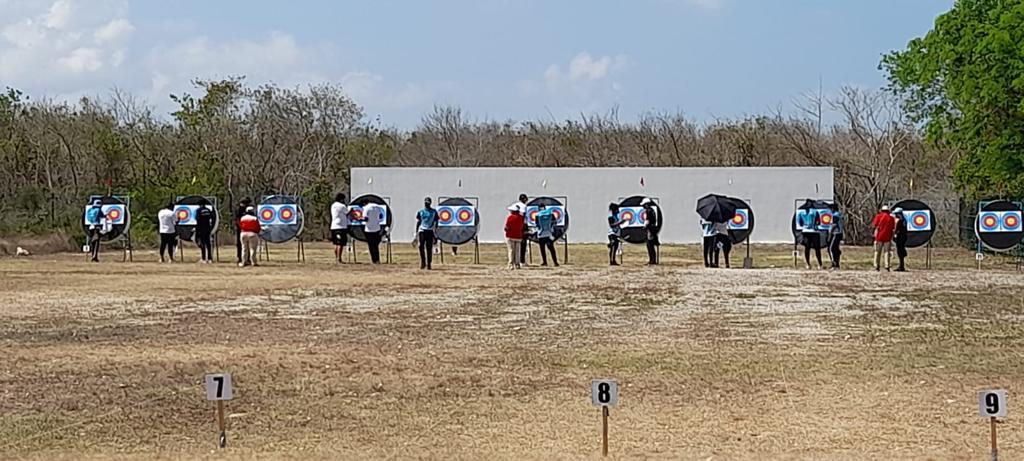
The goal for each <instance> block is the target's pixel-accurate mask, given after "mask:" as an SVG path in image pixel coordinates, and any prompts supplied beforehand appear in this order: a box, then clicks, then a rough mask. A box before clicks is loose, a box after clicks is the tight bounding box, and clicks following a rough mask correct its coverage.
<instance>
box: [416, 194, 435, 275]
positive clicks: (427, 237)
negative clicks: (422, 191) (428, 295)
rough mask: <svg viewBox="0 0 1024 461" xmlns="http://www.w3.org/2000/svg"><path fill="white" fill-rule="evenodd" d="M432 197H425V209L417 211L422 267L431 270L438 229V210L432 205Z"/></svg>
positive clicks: (417, 236)
mask: <svg viewBox="0 0 1024 461" xmlns="http://www.w3.org/2000/svg"><path fill="white" fill-rule="evenodd" d="M432 203H433V200H431V199H430V197H426V198H424V199H423V209H422V210H420V211H418V212H417V213H416V229H417V234H416V238H417V240H419V248H420V269H426V270H430V269H432V267H431V264H432V263H433V261H434V240H435V237H434V235H435V234H434V232H435V231H436V230H437V210H435V209H434V208H432V207H431V204H432Z"/></svg>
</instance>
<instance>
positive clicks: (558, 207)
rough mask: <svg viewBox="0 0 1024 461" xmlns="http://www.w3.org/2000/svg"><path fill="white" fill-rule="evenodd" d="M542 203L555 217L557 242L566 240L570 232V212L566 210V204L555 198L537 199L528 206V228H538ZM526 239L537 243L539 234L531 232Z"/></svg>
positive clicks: (555, 237)
mask: <svg viewBox="0 0 1024 461" xmlns="http://www.w3.org/2000/svg"><path fill="white" fill-rule="evenodd" d="M542 203H543V204H544V206H545V207H547V209H549V210H551V214H552V215H554V217H555V229H554V232H553V234H554V239H555V240H556V241H557V240H560V239H562V238H564V237H565V233H566V232H568V230H569V211H568V210H566V209H565V204H563V203H562V202H561V201H560V200H558V199H556V198H554V197H537V198H535V199H533V200H530V202H529V203H527V204H526V225H527V227H530V228H536V227H537V219H536V218H537V213H538V212H539V211H540V208H539V207H540V204H542ZM526 238H527V239H529V240H530V241H533V242H536V241H537V233H536V232H531V233H529V234H527V236H526Z"/></svg>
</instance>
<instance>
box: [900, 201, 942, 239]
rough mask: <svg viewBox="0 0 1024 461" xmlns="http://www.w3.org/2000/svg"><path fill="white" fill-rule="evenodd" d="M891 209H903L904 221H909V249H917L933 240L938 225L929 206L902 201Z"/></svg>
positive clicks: (919, 202)
mask: <svg viewBox="0 0 1024 461" xmlns="http://www.w3.org/2000/svg"><path fill="white" fill-rule="evenodd" d="M891 208H892V209H894V210H895V209H897V208H902V209H903V219H906V220H907V248H917V247H919V246H922V245H925V244H927V243H928V242H929V241H930V240H931V239H932V235H934V234H935V228H936V225H935V218H934V216H933V215H932V210H931V208H929V207H928V205H926V204H925V203H924V202H921V201H920V200H902V201H899V202H896V203H895V204H893V205H892V207H891Z"/></svg>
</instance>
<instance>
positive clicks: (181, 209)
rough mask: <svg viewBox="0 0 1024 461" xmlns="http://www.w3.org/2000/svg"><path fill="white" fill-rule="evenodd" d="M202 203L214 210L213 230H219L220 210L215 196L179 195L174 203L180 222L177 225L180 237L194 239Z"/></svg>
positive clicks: (175, 213) (176, 215)
mask: <svg viewBox="0 0 1024 461" xmlns="http://www.w3.org/2000/svg"><path fill="white" fill-rule="evenodd" d="M202 205H206V206H207V207H208V208H209V209H210V210H211V211H213V223H212V225H213V232H214V233H216V232H217V226H219V225H220V211H218V210H217V199H216V198H215V197H204V196H201V195H189V196H185V197H178V200H177V202H175V203H174V207H173V210H174V215H175V217H177V218H178V224H177V226H176V227H175V229H176V230H177V232H178V238H180V239H182V240H194V237H195V233H196V212H198V211H199V207H200V206H202Z"/></svg>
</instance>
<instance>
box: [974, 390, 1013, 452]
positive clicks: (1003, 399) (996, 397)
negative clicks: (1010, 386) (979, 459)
mask: <svg viewBox="0 0 1024 461" xmlns="http://www.w3.org/2000/svg"><path fill="white" fill-rule="evenodd" d="M1007 394H1008V393H1007V391H1006V390H1004V389H998V390H987V391H981V392H979V393H978V414H979V415H980V416H981V417H982V418H988V419H989V426H990V431H991V436H992V461H999V442H998V440H997V434H996V422H997V420H998V419H999V418H1005V417H1006V406H1007Z"/></svg>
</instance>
